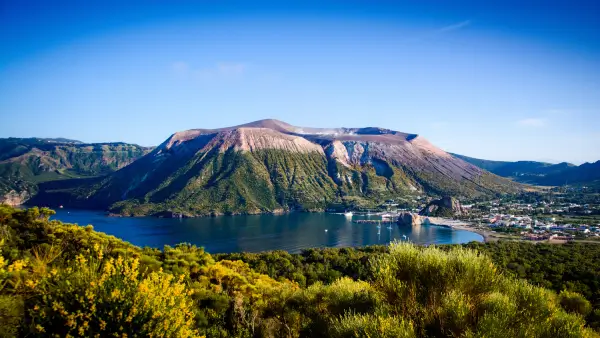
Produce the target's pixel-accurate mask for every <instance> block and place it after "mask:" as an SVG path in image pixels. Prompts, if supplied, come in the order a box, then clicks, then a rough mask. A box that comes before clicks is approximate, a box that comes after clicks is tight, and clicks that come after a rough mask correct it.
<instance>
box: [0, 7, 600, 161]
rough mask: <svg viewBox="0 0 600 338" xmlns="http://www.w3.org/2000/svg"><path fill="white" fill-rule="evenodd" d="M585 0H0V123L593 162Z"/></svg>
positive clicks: (598, 26) (597, 112)
mask: <svg viewBox="0 0 600 338" xmlns="http://www.w3.org/2000/svg"><path fill="white" fill-rule="evenodd" d="M598 13H600V3H599V2H597V1H579V0H569V1H562V0H560V1H526V0H525V1H513V0H503V1H479V0H472V1H427V0H425V1H387V2H377V1H351V0H346V1H336V2H331V1H330V2H328V1H308V0H305V1H301V2H294V1H277V2H272V3H267V2H260V1H248V2H226V1H210V2H201V1H193V2H192V1H190V2H186V1H143V2H142V1H112V0H104V1H94V0H89V1H79V0H78V1H60V0H59V1H45V0H44V1H28V0H19V1H12V0H0V46H1V47H0V114H1V119H0V121H1V123H0V137H10V136H12V137H31V136H36V137H66V138H72V139H78V140H82V141H85V142H104V141H124V142H131V143H137V144H141V145H157V144H159V143H161V142H162V141H163V140H164V139H166V138H167V137H168V136H169V135H170V134H172V133H173V132H176V131H180V130H185V129H191V128H213V127H224V126H230V125H235V124H241V123H245V122H249V121H253V120H258V119H263V118H276V119H280V120H283V121H285V122H288V123H290V124H293V125H298V126H310V127H363V126H378V127H384V128H390V129H395V130H400V131H404V132H409V133H417V134H420V135H423V136H424V137H426V138H427V139H429V140H430V141H431V142H432V143H434V144H436V145H438V146H439V147H441V148H443V149H445V150H447V151H451V152H456V153H460V154H464V155H468V156H473V157H479V158H486V159H496V160H555V161H571V162H575V163H581V162H584V161H596V160H599V159H600V16H598Z"/></svg>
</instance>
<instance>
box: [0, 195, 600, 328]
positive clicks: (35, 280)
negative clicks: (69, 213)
mask: <svg viewBox="0 0 600 338" xmlns="http://www.w3.org/2000/svg"><path fill="white" fill-rule="evenodd" d="M51 214H52V211H51V210H48V209H37V208H32V209H28V210H16V209H13V208H9V207H4V206H0V227H1V228H0V230H1V231H0V236H1V238H0V241H1V243H2V246H1V247H0V248H1V254H0V310H2V311H0V314H1V315H0V335H3V336H47V335H50V334H55V335H58V336H125V335H127V336H130V337H142V336H143V337H146V336H155V337H194V336H200V335H206V336H208V337H314V336H320V337H557V338H559V337H596V336H597V335H596V334H595V333H594V332H593V331H591V330H589V329H587V328H585V321H584V319H583V317H582V315H583V314H585V312H586V311H587V310H588V308H589V303H586V301H585V300H584V299H583V298H582V297H581V296H579V295H578V294H575V293H571V292H563V293H561V294H560V295H557V294H555V293H553V292H551V291H549V290H547V289H543V288H540V287H536V286H532V285H530V284H528V283H527V282H524V281H520V280H516V279H514V278H512V277H510V276H507V275H504V274H502V273H500V272H499V271H498V270H497V268H496V265H495V264H494V263H492V261H491V260H490V259H489V258H487V256H484V255H479V254H478V253H477V252H475V251H472V250H468V249H464V248H460V247H454V248H450V249H447V251H442V250H440V249H438V248H435V247H429V248H423V247H417V246H414V245H411V244H407V243H403V244H400V243H398V244H392V245H391V246H390V247H389V248H388V249H386V250H384V251H379V252H377V253H376V254H374V256H372V257H370V258H367V259H366V262H364V263H366V264H367V265H366V266H367V269H365V271H364V279H363V280H362V281H361V280H353V279H352V278H348V277H342V278H335V279H333V280H331V281H330V282H329V283H323V282H321V281H316V282H314V283H313V284H311V285H310V286H308V287H305V286H303V285H299V284H297V283H295V282H292V281H289V280H287V279H284V278H280V279H279V280H275V279H273V278H271V277H268V276H267V275H264V274H261V273H259V272H257V271H255V270H254V269H252V268H251V267H250V266H249V265H248V264H246V263H244V262H242V261H239V260H236V261H233V260H219V261H215V260H214V259H213V258H212V257H211V256H210V255H209V254H207V253H205V252H204V251H203V250H202V249H200V248H196V247H194V246H190V245H185V244H183V245H178V246H176V247H165V248H164V250H162V251H160V250H156V249H150V248H144V249H142V248H138V247H135V246H132V245H130V244H127V243H124V242H122V241H120V240H118V239H116V238H114V237H111V236H106V235H104V234H101V233H97V232H95V231H93V230H92V228H91V226H88V227H79V226H76V225H70V224H63V223H61V222H59V221H49V220H48V217H49V216H50V215H51ZM376 251H377V250H376ZM315 252H317V253H318V251H315ZM348 252H351V251H348ZM359 255H360V254H359Z"/></svg>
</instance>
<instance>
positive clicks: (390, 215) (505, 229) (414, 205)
mask: <svg viewBox="0 0 600 338" xmlns="http://www.w3.org/2000/svg"><path fill="white" fill-rule="evenodd" d="M581 192H582V191H581V189H579V190H569V191H559V192H557V191H550V192H549V193H548V194H545V195H543V194H524V195H522V196H519V197H517V198H514V197H513V198H510V199H506V198H505V199H503V198H497V199H493V200H487V201H472V202H471V203H469V204H467V203H465V204H461V203H459V202H458V200H456V199H454V198H450V197H444V198H441V199H438V200H436V199H432V198H428V197H421V196H417V197H414V198H413V199H411V200H409V201H405V200H393V199H390V200H386V201H385V202H384V203H381V204H380V205H379V206H378V208H377V211H378V212H376V213H373V212H372V211H371V210H368V211H367V212H366V213H364V212H362V213H361V212H359V213H358V214H365V215H378V216H381V222H382V223H392V222H393V223H398V224H399V225H417V224H423V223H425V224H426V223H430V224H435V225H442V226H448V227H451V228H455V229H462V230H468V231H473V232H476V233H479V234H481V235H482V236H483V237H484V239H485V240H486V241H490V240H492V241H493V240H498V239H507V240H525V241H546V242H551V243H552V242H556V243H560V242H565V241H588V242H589V241H594V242H598V243H600V200H599V197H598V194H595V193H585V191H583V194H581ZM355 215H357V213H356V212H355ZM354 222H355V223H361V224H362V223H364V224H370V223H373V222H378V221H373V220H354Z"/></svg>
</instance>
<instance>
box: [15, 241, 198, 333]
mask: <svg viewBox="0 0 600 338" xmlns="http://www.w3.org/2000/svg"><path fill="white" fill-rule="evenodd" d="M94 250H95V251H96V252H95V255H94V256H91V255H90V256H84V255H83V254H80V255H78V256H77V257H76V259H75V261H74V262H71V263H70V264H67V266H69V267H68V268H66V269H58V270H56V269H53V270H51V271H50V272H49V273H48V274H47V275H46V276H44V278H42V279H40V280H36V281H33V280H31V281H28V282H26V283H25V285H24V286H23V287H24V288H28V289H29V292H30V293H31V294H32V297H31V298H30V301H29V303H28V304H27V308H28V309H30V310H29V316H28V317H29V320H30V322H31V323H30V325H29V327H31V328H32V329H31V331H32V332H31V334H32V335H34V336H35V335H38V336H44V335H46V334H48V333H52V334H55V335H58V336H61V337H63V336H64V337H68V336H96V337H106V336H118V337H195V336H197V334H196V332H195V330H194V329H193V324H194V315H193V312H192V301H191V299H190V297H189V291H188V290H187V288H186V286H185V284H183V282H182V281H183V277H184V276H183V275H182V276H180V277H175V276H173V275H171V274H167V273H163V272H162V271H157V272H151V273H149V274H148V275H147V276H142V275H141V274H140V271H139V261H138V259H137V258H125V257H122V256H119V257H118V258H103V256H104V253H103V251H102V250H101V248H100V247H99V246H94Z"/></svg>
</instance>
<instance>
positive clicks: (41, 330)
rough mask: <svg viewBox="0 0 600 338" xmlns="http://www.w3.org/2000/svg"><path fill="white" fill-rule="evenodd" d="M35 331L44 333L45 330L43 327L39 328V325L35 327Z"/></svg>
mask: <svg viewBox="0 0 600 338" xmlns="http://www.w3.org/2000/svg"><path fill="white" fill-rule="evenodd" d="M35 329H36V330H37V332H45V331H46V330H44V327H43V326H41V325H40V324H38V325H36V326H35Z"/></svg>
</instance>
